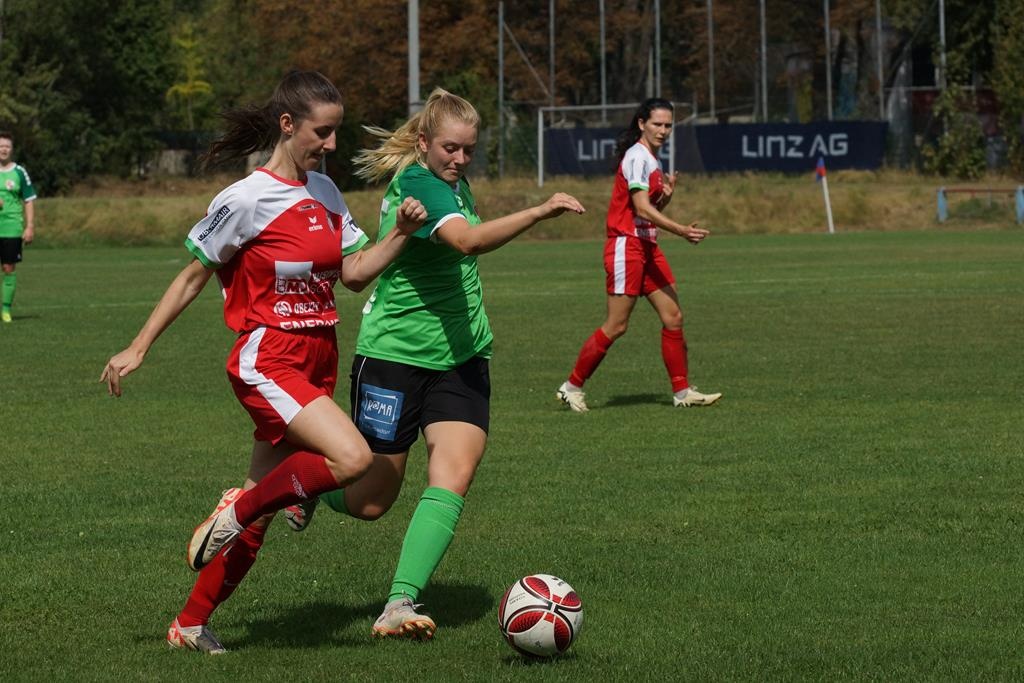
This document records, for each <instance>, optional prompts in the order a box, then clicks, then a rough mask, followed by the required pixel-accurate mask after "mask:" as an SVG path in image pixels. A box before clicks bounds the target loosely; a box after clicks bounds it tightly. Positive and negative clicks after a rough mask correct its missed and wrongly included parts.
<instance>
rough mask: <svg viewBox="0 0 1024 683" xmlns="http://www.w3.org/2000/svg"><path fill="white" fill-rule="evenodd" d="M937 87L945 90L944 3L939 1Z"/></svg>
mask: <svg viewBox="0 0 1024 683" xmlns="http://www.w3.org/2000/svg"><path fill="white" fill-rule="evenodd" d="M939 50H940V52H939V87H940V88H942V89H943V90H945V89H946V2H945V0H939Z"/></svg>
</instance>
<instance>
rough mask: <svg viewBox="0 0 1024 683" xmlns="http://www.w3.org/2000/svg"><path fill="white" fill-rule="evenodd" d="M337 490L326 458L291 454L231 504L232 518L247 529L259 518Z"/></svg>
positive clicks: (306, 452)
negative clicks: (233, 511) (232, 505)
mask: <svg viewBox="0 0 1024 683" xmlns="http://www.w3.org/2000/svg"><path fill="white" fill-rule="evenodd" d="M336 488H338V481H337V480H336V479H335V478H334V475H333V474H331V470H330V468H329V467H327V459H326V458H324V456H322V455H319V454H317V453H311V452H309V451H295V452H294V453H292V454H291V455H289V456H288V457H287V458H285V460H284V462H282V463H281V464H280V465H278V466H277V467H275V468H274V469H272V470H271V471H270V474H268V475H267V476H265V477H263V479H261V480H260V483H258V484H256V486H255V488H251V489H249V490H248V491H246V492H245V495H244V496H242V497H241V498H239V499H238V502H237V503H235V519H236V520H238V523H239V524H241V525H242V526H248V525H250V524H252V523H253V522H255V521H256V520H257V519H258V518H259V517H261V516H263V515H265V514H268V513H271V512H277V511H278V510H280V509H282V508H285V507H288V506H289V505H293V504H295V503H298V502H301V501H303V500H308V499H310V498H316V497H317V496H319V495H320V494H321V493H327V492H328V491H333V490H334V489H336Z"/></svg>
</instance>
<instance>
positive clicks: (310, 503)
mask: <svg viewBox="0 0 1024 683" xmlns="http://www.w3.org/2000/svg"><path fill="white" fill-rule="evenodd" d="M319 502H320V498H319V497H316V498H309V499H307V500H304V501H302V502H301V503H296V504H295V505H289V506H288V507H286V508H285V509H284V521H286V522H288V526H289V527H290V528H291V530H292V531H302V530H303V529H305V528H306V527H308V526H309V523H310V522H312V521H313V513H314V512H316V506H317V503H319Z"/></svg>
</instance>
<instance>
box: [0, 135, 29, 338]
mask: <svg viewBox="0 0 1024 683" xmlns="http://www.w3.org/2000/svg"><path fill="white" fill-rule="evenodd" d="M13 155H14V136H12V135H11V134H10V133H7V132H3V133H0V266H2V270H3V285H2V287H0V289H2V298H3V302H2V305H0V320H3V322H5V323H9V322H11V320H12V319H13V318H12V317H11V307H12V306H13V305H14V289H15V287H16V285H17V282H18V279H17V277H18V276H17V275H16V274H15V272H14V269H15V267H16V266H17V265H18V263H20V262H21V248H22V245H25V244H32V240H33V239H34V238H35V215H36V214H35V204H34V203H33V202H34V200H35V198H36V191H35V190H34V189H33V188H32V181H31V180H29V177H28V171H26V170H25V168H24V167H23V166H21V165H20V164H16V163H14V158H13Z"/></svg>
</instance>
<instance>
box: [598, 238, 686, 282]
mask: <svg viewBox="0 0 1024 683" xmlns="http://www.w3.org/2000/svg"><path fill="white" fill-rule="evenodd" d="M604 272H605V274H606V275H607V289H608V293H609V294H626V295H627V296H641V295H642V296H647V295H648V294H650V293H651V292H654V291H656V290H659V289H663V288H665V287H668V286H670V285H674V284H675V282H676V279H675V277H673V275H672V269H671V268H669V267H668V261H667V260H666V259H665V254H664V253H662V251H661V247H659V246H658V243H657V242H650V241H648V240H642V239H640V238H639V237H628V236H625V235H619V236H618V237H609V238H608V241H607V242H605V245H604Z"/></svg>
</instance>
